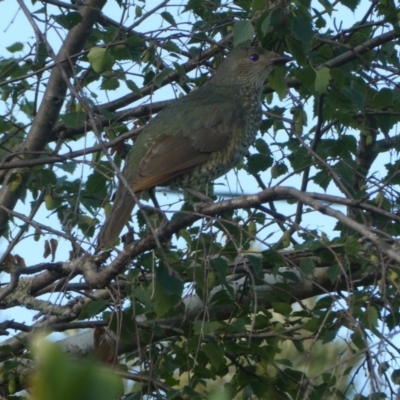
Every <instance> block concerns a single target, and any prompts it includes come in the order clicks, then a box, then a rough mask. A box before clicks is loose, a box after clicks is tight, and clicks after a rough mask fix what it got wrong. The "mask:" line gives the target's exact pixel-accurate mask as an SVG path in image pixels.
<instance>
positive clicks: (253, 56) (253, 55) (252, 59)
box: [249, 53, 260, 62]
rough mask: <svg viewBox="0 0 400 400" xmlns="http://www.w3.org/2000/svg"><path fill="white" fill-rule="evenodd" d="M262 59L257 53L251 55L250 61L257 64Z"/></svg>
mask: <svg viewBox="0 0 400 400" xmlns="http://www.w3.org/2000/svg"><path fill="white" fill-rule="evenodd" d="M259 59H260V55H259V54H257V53H253V54H250V55H249V60H250V61H252V62H256V61H258V60H259Z"/></svg>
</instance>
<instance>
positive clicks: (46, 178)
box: [36, 168, 57, 186]
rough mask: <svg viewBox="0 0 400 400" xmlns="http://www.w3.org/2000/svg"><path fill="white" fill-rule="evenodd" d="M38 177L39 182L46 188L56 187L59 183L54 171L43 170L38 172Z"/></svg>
mask: <svg viewBox="0 0 400 400" xmlns="http://www.w3.org/2000/svg"><path fill="white" fill-rule="evenodd" d="M36 176H37V178H38V179H39V181H40V182H41V183H42V184H43V185H45V186H51V185H55V184H56V183H57V175H56V174H55V173H54V171H52V170H50V169H47V168H43V169H40V170H38V171H37V172H36Z"/></svg>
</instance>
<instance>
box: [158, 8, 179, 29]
mask: <svg viewBox="0 0 400 400" xmlns="http://www.w3.org/2000/svg"><path fill="white" fill-rule="evenodd" d="M161 16H162V17H163V18H164V19H165V20H166V21H167V22H168V23H169V24H171V25H172V26H176V22H175V19H174V17H173V16H172V15H171V14H170V13H169V12H168V11H164V12H162V13H161Z"/></svg>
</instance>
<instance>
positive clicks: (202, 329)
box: [193, 321, 222, 335]
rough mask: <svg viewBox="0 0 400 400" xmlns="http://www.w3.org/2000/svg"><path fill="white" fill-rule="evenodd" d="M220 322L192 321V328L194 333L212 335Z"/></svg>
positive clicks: (219, 325)
mask: <svg viewBox="0 0 400 400" xmlns="http://www.w3.org/2000/svg"><path fill="white" fill-rule="evenodd" d="M221 326H222V324H221V323H220V322H218V321H195V322H194V323H193V330H194V333H196V334H198V335H199V334H202V335H212V334H214V333H215V332H216V331H217V330H218V329H219V328H220V327H221Z"/></svg>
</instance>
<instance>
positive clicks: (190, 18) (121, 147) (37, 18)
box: [0, 0, 400, 400]
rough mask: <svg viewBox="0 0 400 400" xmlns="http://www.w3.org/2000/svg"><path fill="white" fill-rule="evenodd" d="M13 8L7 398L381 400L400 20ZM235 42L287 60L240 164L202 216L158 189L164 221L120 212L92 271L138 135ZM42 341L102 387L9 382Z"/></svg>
mask: <svg viewBox="0 0 400 400" xmlns="http://www.w3.org/2000/svg"><path fill="white" fill-rule="evenodd" d="M6 3H7V2H4V3H3V4H2V3H0V9H2V10H3V12H4V9H5V7H7V6H6V5H5V4H6ZM26 3H28V2H24V1H23V0H17V1H16V2H15V4H16V6H17V7H18V8H19V9H20V11H19V14H18V15H19V17H18V18H19V21H20V22H19V23H20V24H24V25H25V26H26V27H28V24H29V29H30V30H28V28H26V30H25V29H24V32H23V35H25V36H24V37H21V38H18V39H17V40H16V41H15V42H9V44H8V45H7V47H6V48H5V49H3V50H2V54H1V56H0V92H1V103H0V104H1V106H0V129H1V130H0V134H1V136H0V140H1V146H0V180H1V185H2V186H1V190H0V233H1V235H2V238H3V239H2V246H3V248H4V252H3V255H2V257H1V261H0V265H1V271H2V274H1V287H0V308H1V309H3V310H6V312H5V314H4V317H3V321H2V322H1V323H0V333H1V334H2V335H4V340H3V341H2V343H1V347H0V362H1V364H0V369H1V371H2V375H1V378H0V390H1V393H2V395H4V396H9V398H26V394H24V392H21V393H20V396H16V395H14V393H17V392H19V391H21V390H22V389H24V388H28V387H29V386H30V385H31V384H32V385H33V388H34V389H35V388H36V390H40V391H41V392H40V393H43V395H40V396H41V397H40V396H39V397H40V398H60V396H61V394H62V392H60V393H55V392H54V393H53V392H52V391H51V390H52V388H57V387H58V388H60V387H64V386H62V385H66V382H65V376H66V375H65V374H67V373H69V374H70V376H71V385H75V389H76V392H74V393H72V392H71V393H69V392H68V394H66V395H65V396H64V397H66V396H68V397H69V398H71V397H73V398H91V397H93V398H94V396H96V398H101V397H102V398H114V397H115V396H117V395H116V393H118V391H119V390H120V385H119V384H118V381H115V380H113V378H111V376H110V378H109V379H110V382H113V383H110V384H109V385H108V384H107V385H104V383H108V381H107V378H106V377H105V376H104V371H103V370H102V369H101V368H108V367H110V368H114V370H115V371H116V373H117V374H118V375H119V376H120V377H122V378H124V379H126V380H128V381H131V382H130V383H129V384H127V385H125V392H126V397H124V398H126V399H132V400H133V399H140V398H149V399H150V398H166V399H188V398H190V399H203V398H210V399H212V398H227V399H231V398H235V396H240V398H243V399H250V398H253V399H254V398H259V399H264V398H265V399H310V400H311V399H321V398H323V399H344V398H347V399H350V398H351V399H367V398H368V399H378V398H379V399H384V398H390V399H395V398H398V393H399V391H400V388H399V371H400V369H399V362H398V359H399V351H398V341H397V340H396V339H397V338H398V337H397V332H398V329H399V324H400V322H399V318H400V314H399V311H398V310H399V306H400V296H399V282H400V278H399V272H398V271H399V265H400V254H399V252H398V248H399V246H398V243H397V240H398V236H399V235H400V217H399V212H398V211H399V204H400V200H399V199H400V196H399V184H400V180H399V177H398V175H399V161H398V148H399V147H400V146H399V143H400V142H399V136H398V135H397V130H396V128H397V126H398V123H399V121H400V90H399V84H400V82H399V78H398V76H399V67H400V62H399V57H398V50H397V49H398V41H399V37H400V27H399V15H400V14H399V11H400V10H399V9H398V6H397V5H396V4H395V3H394V2H393V1H391V0H389V1H380V0H373V1H371V2H368V3H366V2H360V1H358V0H341V1H337V2H335V3H334V4H332V3H330V2H328V1H322V0H321V1H319V2H310V1H301V0H297V1H295V0H293V1H287V0H277V1H272V0H271V1H266V0H236V1H227V2H222V1H219V0H187V1H185V2H183V3H182V5H177V4H175V3H174V4H173V3H172V2H169V1H168V0H165V1H158V2H153V1H147V2H146V1H144V0H141V1H138V2H135V3H134V4H133V2H122V1H121V0H110V1H108V2H107V4H105V3H106V1H105V0H85V1H83V2H80V1H79V2H78V1H73V2H71V4H69V3H67V2H58V1H45V0H43V1H32V4H29V5H27V4H26ZM178 3H179V2H178ZM7 4H8V5H9V4H10V3H7ZM8 15H11V14H8ZM350 15H352V16H353V18H352V20H351V21H350V19H349V16H350ZM10 22H11V21H8V22H7V24H8V23H10ZM7 29H11V28H10V26H9V27H8V28H7V27H4V29H3V31H6V32H7ZM32 32H33V33H34V34H32ZM7 40H10V39H9V37H8V39H7ZM7 43H8V42H7ZM249 45H252V46H257V45H258V46H262V47H265V48H267V49H269V50H273V51H275V52H278V53H286V54H290V55H291V57H293V62H291V63H289V64H287V65H286V66H285V67H281V68H277V69H276V70H275V71H274V72H273V73H272V74H271V76H270V77H269V80H268V82H267V84H266V86H265V90H264V93H263V113H264V114H263V121H262V124H261V128H260V133H259V135H258V137H257V140H256V142H255V144H254V146H253V147H252V148H251V149H250V154H249V155H248V156H247V157H246V158H245V159H244V160H243V162H241V163H240V164H239V165H238V166H237V168H236V169H235V171H234V172H233V173H230V174H229V175H228V176H229V178H228V179H225V178H221V179H220V180H218V181H217V182H216V183H215V184H214V185H210V187H209V188H208V194H209V195H211V197H212V198H213V200H214V202H213V203H198V202H197V203H196V201H197V200H194V199H193V198H191V197H190V196H187V195H186V194H185V193H183V192H181V191H178V192H173V191H170V190H166V189H165V190H164V196H163V195H162V194H160V193H157V197H158V199H159V200H160V201H161V199H162V202H161V210H162V211H163V212H164V213H165V215H162V213H161V212H160V211H157V210H155V209H154V208H152V207H148V208H139V207H137V208H136V209H135V212H134V215H133V216H132V219H131V223H130V225H131V227H132V229H133V231H134V235H132V232H131V234H128V236H127V237H126V241H125V244H124V245H122V244H120V245H119V246H118V251H116V250H115V251H114V250H112V251H111V250H110V251H106V252H103V253H98V254H96V252H95V250H94V249H95V242H96V235H97V234H98V230H99V226H100V224H101V223H102V222H103V221H104V216H105V214H106V213H107V212H108V211H109V208H110V202H111V199H112V193H113V192H114V190H115V185H116V184H117V183H118V175H119V172H118V171H119V169H120V168H122V167H123V163H124V158H125V156H126V154H127V152H128V151H129V149H130V147H131V146H132V145H133V146H134V140H135V138H136V137H137V136H138V135H140V130H141V127H142V126H143V125H144V124H146V122H147V121H148V120H149V118H151V116H152V115H153V114H156V113H157V112H158V111H160V110H161V109H162V108H164V107H165V106H166V105H168V104H170V103H171V102H173V101H174V97H179V96H181V95H184V94H186V93H188V92H190V91H191V90H195V89H196V87H199V86H201V85H202V84H204V82H205V81H206V80H207V79H208V78H209V76H210V75H211V74H212V72H213V70H214V69H215V68H217V67H218V65H219V64H220V62H221V61H222V59H223V54H225V53H226V50H227V49H229V48H232V47H240V46H249ZM164 88H168V89H169V90H164ZM166 94H167V96H168V97H169V100H165V95H166ZM132 141H133V142H132ZM235 188H239V190H235ZM244 191H246V193H248V194H249V195H247V196H246V195H244V194H243V193H244ZM144 203H145V202H144ZM194 203H195V204H194ZM148 204H149V205H150V206H152V202H151V201H150V202H149V203H148ZM166 218H167V219H168V220H167V221H166ZM332 221H334V225H332ZM329 224H331V225H329ZM43 248H44V256H43V257H48V256H51V258H52V260H51V262H50V261H46V260H44V258H43V257H42V255H41V252H42V249H43ZM68 252H69V254H68ZM17 306H19V307H22V308H23V309H24V311H26V313H24V314H23V315H24V316H23V317H21V318H20V315H21V314H20V311H19V310H21V308H19V309H18V308H16V307H17ZM17 310H18V311H17ZM28 310H34V311H35V312H36V314H35V315H32V314H28ZM32 317H34V318H32ZM83 328H86V330H85V331H84V332H83V333H80V334H79V335H78V334H77V333H76V331H73V329H83ZM70 330H72V331H70ZM38 331H43V332H46V333H51V332H65V331H70V337H69V338H68V340H67V339H64V340H62V341H61V342H62V343H63V345H64V347H63V349H64V352H65V353H69V354H70V355H71V356H73V357H75V358H80V357H82V355H83V354H91V355H93V353H96V355H97V356H98V358H97V359H99V358H100V359H101V361H97V362H96V363H97V364H101V363H104V365H103V366H102V367H101V368H100V370H101V372H98V373H96V371H97V369H96V368H97V367H94V366H93V364H92V363H93V362H88V363H87V364H86V363H83V364H82V363H81V361H76V360H71V359H66V358H65V355H62V354H61V352H60V350H59V349H58V348H54V349H53V350H51V351H50V353H46V354H50V355H49V356H48V358H47V363H46V362H44V363H43V364H42V367H40V368H41V369H39V372H38V373H37V374H36V375H33V376H32V378H28V379H26V378H24V377H25V376H28V375H30V374H31V373H32V371H34V370H35V369H37V360H35V358H34V357H33V355H32V353H31V349H32V340H33V332H38ZM6 335H8V336H6ZM83 338H84V339H85V340H86V341H84V340H83ZM67 342H68V344H67ZM60 360H61V361H60ZM52 363H53V364H52ZM55 364H57V365H58V366H57V367H56V366H54V368H53V369H52V367H51V365H55ZM59 365H62V368H60V367H59ZM74 369H76V371H74ZM100 370H99V371H100ZM46 374H47V375H46ZM82 376H83V377H86V378H85V380H87V382H91V385H86V386H82V385H83V384H82V380H81V379H80V378H81V377H82ZM46 381H49V384H48V385H47V386H46ZM72 381H73V382H72ZM32 382H33V383H32ZM132 382H133V384H132ZM50 383H51V385H50ZM58 383H59V384H60V386H57V384H58ZM81 384H82V385H81ZM103 387H104V388H103ZM90 388H93V391H91V390H90ZM95 388H96V391H95ZM114 389H115V390H114ZM71 390H72V389H71ZM85 390H89V392H90V393H89V392H85ZM107 390H108V391H109V392H107ZM33 393H35V392H33ZM37 393H39V392H37ZM46 396H47V397H46ZM52 396H53V397H52ZM39 397H38V398H39ZM237 398H239V397H237Z"/></svg>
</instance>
